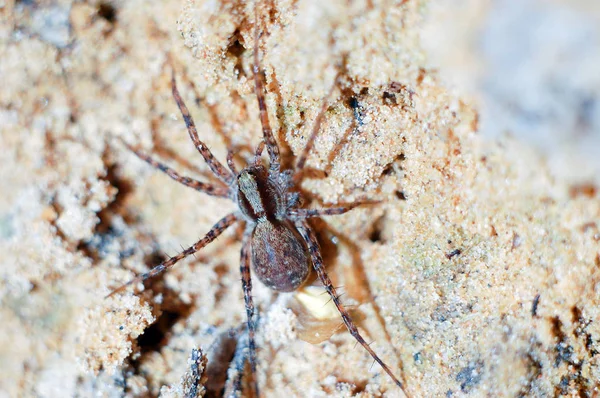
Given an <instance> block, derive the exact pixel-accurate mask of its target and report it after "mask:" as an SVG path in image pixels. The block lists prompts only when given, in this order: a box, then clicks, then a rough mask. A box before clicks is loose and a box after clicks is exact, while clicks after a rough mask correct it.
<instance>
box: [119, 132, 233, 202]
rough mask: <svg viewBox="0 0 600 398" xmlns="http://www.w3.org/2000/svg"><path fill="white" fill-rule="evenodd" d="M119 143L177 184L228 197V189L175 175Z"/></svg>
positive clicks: (172, 170) (148, 157)
mask: <svg viewBox="0 0 600 398" xmlns="http://www.w3.org/2000/svg"><path fill="white" fill-rule="evenodd" d="M121 142H122V143H123V145H125V146H126V147H127V148H128V149H129V150H130V151H131V152H133V153H135V154H136V155H137V157H138V158H140V159H142V160H143V161H145V162H146V163H148V164H149V165H150V166H152V167H154V168H156V169H159V170H160V171H162V172H163V173H165V174H167V175H168V176H169V177H171V178H172V179H174V180H175V181H177V182H179V183H180V184H183V185H185V186H186V187H190V188H193V189H195V190H196V191H200V192H204V193H206V194H208V195H211V196H219V197H222V198H227V197H229V188H227V187H224V186H220V185H214V184H208V183H205V182H201V181H197V180H194V179H192V178H189V177H186V176H182V175H180V174H179V173H177V172H176V171H175V170H174V169H172V168H170V167H169V166H167V165H165V164H164V163H161V162H159V161H157V160H154V159H153V158H152V157H150V156H149V155H146V154H145V153H144V152H142V151H140V150H139V149H136V148H134V147H133V146H131V145H129V144H128V143H126V142H125V141H123V140H121Z"/></svg>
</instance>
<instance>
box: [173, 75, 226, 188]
mask: <svg viewBox="0 0 600 398" xmlns="http://www.w3.org/2000/svg"><path fill="white" fill-rule="evenodd" d="M171 88H172V90H173V98H175V102H177V107H179V111H180V112H181V116H183V120H184V121H185V125H186V126H187V129H188V133H189V135H190V138H191V139H192V141H193V142H194V145H195V146H196V149H198V152H200V154H201V155H202V157H203V158H204V160H205V161H206V164H208V167H209V168H210V170H211V171H212V172H213V173H214V174H215V175H216V176H217V177H218V178H219V179H220V180H221V181H223V182H224V183H226V184H227V185H229V184H230V183H231V182H232V181H233V174H231V172H230V171H228V170H227V169H226V168H225V167H224V166H223V165H222V164H221V162H219V161H218V160H217V158H215V156H214V155H213V154H212V152H211V151H210V149H208V147H207V146H206V144H204V142H202V141H200V138H198V131H197V130H196V125H195V124H194V119H192V115H190V111H189V110H188V108H187V106H186V105H185V102H184V101H183V99H182V98H181V95H180V94H179V90H178V89H177V82H176V81H175V71H173V72H172V74H171Z"/></svg>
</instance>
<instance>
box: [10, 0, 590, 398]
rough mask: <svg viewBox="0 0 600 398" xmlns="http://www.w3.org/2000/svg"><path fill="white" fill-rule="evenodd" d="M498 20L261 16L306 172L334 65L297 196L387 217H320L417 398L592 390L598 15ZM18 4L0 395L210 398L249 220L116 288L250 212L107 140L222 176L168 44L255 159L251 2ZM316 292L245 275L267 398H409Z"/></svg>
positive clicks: (197, 104)
mask: <svg viewBox="0 0 600 398" xmlns="http://www.w3.org/2000/svg"><path fill="white" fill-rule="evenodd" d="M348 3H349V4H348ZM497 3H498V2H497ZM497 3H485V2H481V3H480V4H479V5H477V6H475V4H474V3H473V2H472V1H467V0H463V1H457V2H453V5H455V6H453V7H448V5H447V4H444V3H441V2H429V1H424V0H422V1H412V0H409V1H400V2H397V3H392V2H387V1H354V2H344V1H332V2H326V1H320V2H319V1H314V0H300V1H282V2H278V3H273V2H270V1H269V2H268V3H267V4H266V5H265V6H264V7H263V8H262V9H261V13H260V23H261V26H262V27H263V28H262V30H263V34H262V36H261V54H262V59H263V61H262V62H263V66H264V68H265V75H266V79H267V91H268V95H267V105H268V108H269V114H270V116H271V121H272V124H273V126H274V128H275V130H276V132H277V139H278V141H279V142H280V143H281V148H282V151H283V153H284V160H285V165H286V167H291V166H292V165H293V160H294V155H295V154H298V153H299V152H300V151H301V150H302V148H303V147H304V145H305V143H306V139H307V137H308V135H309V134H310V130H311V128H312V125H313V121H314V119H315V117H316V115H317V113H318V111H319V109H320V107H321V105H322V103H323V100H324V98H327V97H328V93H329V92H330V90H331V87H332V86H333V85H334V79H335V76H336V75H337V74H339V76H340V77H339V81H338V84H337V86H336V88H335V89H334V90H333V92H332V94H331V95H329V107H328V109H327V112H326V114H325V118H324V122H323V124H322V126H321V127H322V128H321V134H320V135H319V137H318V138H317V140H316V143H315V147H314V151H313V153H312V154H311V156H310V158H309V162H308V167H309V169H310V171H309V172H308V173H307V176H306V178H305V179H304V181H303V183H302V189H303V192H304V195H305V197H306V198H307V203H308V202H310V203H311V206H314V207H317V206H329V205H333V204H335V203H348V202H352V201H353V200H357V199H364V198H368V199H371V200H379V201H381V203H380V204H378V205H375V206H366V207H364V208H360V209H356V210H353V211H352V212H351V213H348V214H346V215H343V216H337V217H330V218H328V219H327V220H324V222H317V223H315V224H314V225H315V227H316V228H317V230H318V232H319V236H320V239H321V244H322V246H323V249H322V250H323V254H324V256H325V261H326V263H327V269H328V272H329V273H330V275H331V277H332V279H334V283H335V285H336V286H341V291H343V292H344V296H343V300H344V302H345V303H347V304H348V305H349V306H351V308H352V314H353V316H354V317H355V319H357V322H358V323H359V325H360V329H361V330H362V331H363V333H364V334H365V335H366V336H367V340H369V341H373V342H374V343H373V344H372V347H373V348H374V349H375V350H376V351H377V352H378V353H379V354H380V356H381V357H382V358H383V359H384V360H385V361H386V362H387V363H388V364H389V365H390V367H391V368H392V369H393V370H394V371H395V372H396V373H397V374H399V375H401V377H402V379H403V380H404V383H405V385H406V389H407V391H409V392H410V394H411V395H412V396H415V397H438V396H442V397H444V396H445V397H454V396H457V397H460V396H494V397H516V396H519V397H521V396H522V397H547V396H577V397H597V396H599V394H600V382H599V380H600V368H599V358H600V354H599V353H600V342H599V340H600V325H599V321H600V309H599V308H600V307H599V304H600V303H599V301H600V300H599V297H600V200H599V193H598V188H597V184H598V182H599V179H598V175H600V172H598V171H599V170H600V167H599V162H598V159H597V158H598V156H597V154H598V153H600V138H599V134H600V128H599V126H600V116H599V114H600V111H598V105H597V104H600V101H598V99H599V97H600V84H598V80H597V76H596V75H597V73H595V72H592V69H590V66H589V65H596V66H597V65H598V60H599V58H600V52H596V53H594V50H597V49H598V48H600V47H598V46H597V45H598V40H599V39H598V37H600V35H598V36H595V35H596V34H597V33H598V30H597V29H596V30H594V29H592V28H590V29H587V28H586V26H588V25H586V24H589V23H590V21H592V22H591V24H592V25H591V26H592V27H594V26H597V23H596V22H597V21H598V20H600V16H599V15H600V12H599V10H598V7H597V6H594V5H593V2H589V4H588V3H587V2H584V1H579V2H570V3H568V2H560V1H548V2H542V1H534V0H531V1H528V2H526V3H527V6H526V7H524V9H526V12H530V13H531V15H537V16H540V15H541V16H542V17H539V18H537V19H536V18H531V19H528V18H526V16H527V14H526V12H525V16H524V17H522V18H521V17H519V18H517V17H515V16H514V15H518V16H521V15H522V14H523V12H522V13H521V14H519V13H518V10H517V11H515V10H514V9H511V8H510V7H509V6H505V7H504V8H502V7H500V6H499V5H498V4H497ZM523 4H524V3H523ZM527 7H529V8H527ZM536 7H541V8H540V9H541V10H542V11H544V12H538V9H537V8H536ZM555 10H558V11H561V12H563V13H562V14H561V13H558V14H556V15H567V16H569V18H568V19H567V22H565V23H563V24H562V25H561V23H562V22H561V21H563V20H562V19H560V18H559V19H558V20H555V19H552V18H554V15H555V14H554V12H555ZM558 11H557V12H558ZM0 12H1V17H2V20H1V24H0V37H1V38H2V40H1V47H0V76H2V87H0V104H1V105H0V148H2V149H1V150H0V165H1V166H0V182H1V191H2V195H0V252H1V253H2V260H1V263H0V304H1V307H0V314H1V315H0V319H1V320H2V321H1V323H0V370H1V371H0V397H76V396H77V397H92V396H94V397H97V396H102V397H122V396H128V397H151V396H158V395H159V394H162V396H164V397H167V396H169V397H170V396H181V395H182V394H183V393H184V391H188V392H189V391H190V389H191V387H190V383H191V384H194V383H196V382H198V383H199V384H197V387H198V394H202V393H204V392H206V391H205V390H208V391H207V392H206V396H217V395H215V392H214V391H215V390H220V389H222V388H223V386H224V384H227V382H226V379H227V376H228V375H229V379H230V382H231V380H232V378H233V376H234V373H235V372H234V371H233V370H234V369H230V371H229V373H227V369H228V368H229V366H230V362H232V357H233V356H234V351H235V348H236V342H239V344H242V343H243V339H244V335H243V333H241V332H240V330H241V329H240V327H241V326H242V325H243V322H244V321H245V315H244V304H243V296H242V290H241V286H240V275H239V269H238V266H239V250H240V243H239V239H238V237H239V235H240V232H241V231H240V230H239V229H237V230H236V229H235V228H233V229H231V231H228V232H226V233H225V234H224V235H223V236H222V237H221V238H219V239H218V240H217V241H216V242H215V243H213V244H211V245H210V246H209V247H207V248H206V249H205V250H203V251H201V252H200V253H198V255H197V256H196V257H195V258H190V259H188V260H185V261H183V262H181V263H180V264H179V265H177V266H176V267H175V268H174V269H173V270H171V271H170V272H168V273H167V274H165V275H163V276H161V277H158V278H156V279H154V280H150V281H148V282H147V283H146V285H145V287H146V288H145V290H144V291H143V292H141V293H138V294H136V295H134V294H133V289H130V290H129V291H128V292H127V293H125V294H123V295H116V296H113V297H111V298H110V299H105V298H104V296H105V295H106V294H108V293H109V292H110V291H111V289H113V288H115V287H117V286H118V285H119V284H120V283H123V282H125V281H127V280H129V279H130V278H132V277H133V276H134V275H136V274H139V273H142V272H144V271H146V270H148V269H149V268H151V267H152V266H155V265H157V264H159V263H160V262H161V261H162V260H164V259H165V258H166V256H168V255H173V254H175V253H177V252H178V251H180V250H181V247H182V246H184V247H185V246H188V245H190V244H192V243H193V242H195V241H196V240H198V239H199V238H200V237H201V236H202V235H203V234H204V233H206V232H207V231H208V230H209V229H210V228H211V226H212V225H213V224H214V223H215V222H216V221H217V220H218V219H219V218H220V217H222V216H223V215H225V214H226V213H227V212H228V211H231V210H232V209H234V206H233V204H232V203H230V202H227V201H225V200H222V199H217V198H213V197H209V196H206V195H203V194H199V193H197V192H195V191H193V190H191V189H188V188H186V187H183V186H180V185H178V184H176V183H175V182H173V181H172V180H170V179H169V178H168V177H167V176H165V175H164V174H161V173H160V172H158V171H156V170H154V169H152V168H150V167H149V166H148V165H147V164H145V163H143V162H142V161H140V160H139V159H138V158H136V157H135V155H133V154H132V153H131V152H129V151H128V150H127V149H126V148H124V147H123V145H122V144H121V143H120V142H119V141H118V140H117V139H116V137H120V138H122V139H123V140H125V141H127V142H129V143H131V144H133V145H136V146H139V147H140V148H143V149H144V150H146V151H148V152H151V153H153V154H154V155H156V156H157V157H159V158H160V159H162V160H163V161H165V162H166V163H168V164H169V165H172V166H173V167H176V168H177V169H178V170H180V171H181V172H184V173H187V174H189V175H191V176H195V177H197V178H199V179H204V180H207V179H210V178H211V177H210V176H209V171H208V168H207V167H206V165H205V164H203V162H202V158H201V157H200V155H199V154H198V153H197V152H196V150H195V148H194V147H193V145H192V144H191V142H190V141H189V137H188V136H187V133H186V131H185V126H184V123H183V121H182V119H181V117H180V115H179V114H178V112H177V108H176V105H175V102H174V101H173V99H172V96H171V93H170V81H169V79H170V67H169V66H168V65H167V63H166V60H167V57H168V54H171V57H172V60H173V65H174V68H175V72H176V76H177V79H178V82H179V86H180V90H181V91H182V95H183V97H184V99H185V100H186V102H187V103H188V106H189V107H190V109H191V112H192V115H193V116H194V117H195V119H196V123H197V126H198V130H199V131H200V136H201V138H202V139H203V140H205V142H206V143H207V144H208V145H209V146H210V148H211V149H213V151H214V153H215V154H216V155H217V157H219V159H221V160H224V159H225V155H226V150H227V149H226V148H227V147H228V146H229V147H231V148H234V149H235V151H236V153H237V154H238V156H237V158H236V161H237V162H238V164H239V165H241V164H242V162H243V161H244V159H245V158H247V157H248V156H249V153H250V151H252V148H253V147H254V146H255V145H256V144H257V143H258V140H259V137H260V124H259V121H258V112H257V106H256V99H255V96H254V92H253V84H252V76H253V75H252V58H251V55H252V52H251V48H252V45H253V43H254V39H253V37H254V36H253V34H254V22H253V5H252V4H248V5H245V4H244V2H241V1H227V2H210V1H199V0H198V1H184V0H173V1H154V2H148V1H141V0H132V1H127V2H117V1H115V2H93V1H92V2H74V1H69V0H64V1H39V2H32V1H19V2H14V1H11V0H5V1H3V2H0ZM544 18H546V19H544ZM578 18H579V19H578ZM506 20H507V21H509V22H510V23H509V22H503V21H506ZM515 21H516V22H515ZM556 21H558V22H556ZM517 23H521V24H525V25H526V26H527V24H531V25H535V24H537V25H535V26H543V27H546V26H547V25H549V26H550V27H554V28H555V29H554V30H552V29H549V31H552V32H553V34H554V35H556V37H559V38H561V37H563V36H561V34H560V29H562V28H565V31H569V32H572V30H569V29H567V28H569V27H571V26H577V27H578V29H581V30H582V33H581V35H580V36H581V37H583V38H584V39H585V40H584V39H581V40H580V36H577V35H574V36H573V35H571V36H568V35H566V36H565V37H567V38H570V37H574V39H573V41H569V40H567V39H564V40H563V41H556V40H553V41H554V42H556V43H557V44H556V47H559V49H561V48H566V49H568V50H569V51H570V52H568V51H567V52H566V53H565V52H560V51H558V50H555V47H553V46H550V47H549V49H548V48H545V47H543V46H541V49H540V46H533V45H534V44H536V43H537V42H536V40H537V36H535V37H534V38H528V37H529V36H527V34H523V35H513V36H506V35H504V34H503V32H504V31H503V30H502V28H505V29H508V28H507V26H509V27H511V28H510V29H508V30H510V31H511V32H513V31H515V29H513V27H514V24H517ZM511 24H513V25H511ZM569 24H570V25H569ZM519 26H522V25H519ZM523 29H524V28H523ZM586 29H587V30H586ZM538 31H539V29H538V30H535V32H538ZM541 31H542V33H544V32H545V31H544V30H543V29H542V30H541ZM523 32H525V33H528V32H529V30H527V29H524V30H523ZM576 32H579V31H577V30H576ZM507 37H508V38H507ZM544 37H547V36H544ZM548 37H550V36H548ZM526 38H528V40H529V41H527V40H525V39H526ZM534 39H536V40H534ZM503 40H504V41H503ZM540 40H541V39H540ZM578 40H579V41H578ZM586 40H587V41H586ZM525 42H526V44H527V43H528V44H527V45H525V44H523V45H522V46H523V47H525V48H526V49H527V48H528V47H527V46H528V45H532V46H530V47H529V50H528V51H529V52H527V51H525V50H523V51H513V52H514V53H515V54H517V55H519V54H520V55H521V56H523V57H525V58H527V56H528V55H529V54H534V55H535V57H534V60H533V61H531V62H530V63H519V65H526V66H527V68H524V69H523V68H513V69H511V68H509V67H505V68H503V67H502V65H503V64H502V62H500V61H503V60H504V61H506V60H507V59H511V60H514V59H515V56H514V54H513V52H511V51H512V50H513V49H515V48H518V47H519V45H520V43H525ZM561 46H562V47H561ZM451 49H453V51H451ZM490 49H491V50H490ZM507 49H509V50H511V51H504V50H507ZM533 49H535V51H534V50H533ZM565 51H566V50H565ZM511 54H513V56H512V58H511V57H510V55H511ZM561 54H562V55H561ZM564 54H567V56H566V57H567V58H566V59H568V60H570V62H566V63H565V62H562V63H559V62H558V61H557V62H556V63H553V62H554V61H556V59H560V60H564V59H565V58H564ZM590 54H591V55H590ZM561 57H562V58H561ZM590 57H591V58H590ZM594 57H595V58H594ZM573 59H578V60H579V61H580V62H578V63H577V62H575V61H572V60H573ZM511 65H512V64H511ZM552 65H559V66H557V67H555V68H553V67H552ZM586 73H587V74H586ZM573 76H576V77H577V78H574V77H573ZM550 77H551V78H552V79H550ZM501 81H506V82H509V83H510V84H508V85H506V86H503V85H501V84H500V83H498V82H501ZM548 82H550V83H548ZM556 82H560V83H561V84H559V85H558V86H557V85H556V84H554V83H556ZM546 83H547V84H549V85H550V86H551V88H550V89H549V88H548V86H546V85H545V84H546ZM551 83H552V84H551ZM556 87H558V88H556ZM536 90H537V91H536ZM545 90H547V91H545ZM553 90H554V91H553ZM565 93H567V94H565ZM552 95H553V96H552ZM578 95H579V96H580V97H581V98H582V99H581V98H580V97H578ZM507 98H509V99H510V100H507ZM540 98H543V99H544V101H546V99H547V101H546V102H544V101H542V100H540ZM532 104H533V105H532ZM534 105H535V106H534ZM532 115H533V116H532ZM528 132H530V133H531V134H528ZM314 285H315V286H319V284H318V282H315V283H314ZM322 293H323V292H322V291H321V290H319V288H318V287H308V288H307V289H304V290H303V291H302V292H298V293H289V294H277V293H274V292H272V291H270V290H269V289H267V288H265V287H264V286H262V285H261V284H260V283H259V282H258V281H256V282H255V288H254V297H255V303H257V305H258V307H259V310H260V321H259V332H258V336H257V343H258V347H259V354H258V355H259V361H260V362H259V371H258V378H259V382H260V386H261V391H262V394H263V395H264V396H267V397H284V396H285V397H351V396H357V397H368V396H386V397H401V396H403V395H402V393H401V391H400V390H399V389H398V388H397V387H395V386H394V385H393V383H392V382H391V380H390V379H389V378H388V377H387V376H386V375H385V374H384V373H383V372H382V370H381V368H380V367H378V366H377V365H374V366H373V365H372V360H371V359H370V357H369V356H368V354H367V353H366V352H365V351H364V350H363V349H362V348H361V347H360V346H355V343H354V341H353V339H352V337H351V336H350V335H349V334H348V333H347V332H345V331H344V329H343V328H342V329H340V328H338V327H339V325H340V319H339V317H337V315H336V314H335V312H333V313H332V312H331V311H330V310H331V308H330V304H327V300H326V299H327V297H326V296H323V294H322ZM335 331H339V333H336V334H334V335H333V336H332V337H330V338H329V336H330V335H331V334H332V333H334V332H335ZM195 347H200V348H201V350H202V352H201V354H199V355H200V357H199V358H198V359H197V360H196V361H195V362H194V361H190V355H191V353H192V349H194V348H195ZM207 359H208V360H207ZM206 360H207V361H206ZM192 365H194V366H196V367H197V369H198V372H199V373H202V371H203V370H204V375H203V376H201V375H200V374H197V375H194V374H193V372H192V368H193V366H192ZM186 372H187V376H186ZM182 380H183V381H182Z"/></svg>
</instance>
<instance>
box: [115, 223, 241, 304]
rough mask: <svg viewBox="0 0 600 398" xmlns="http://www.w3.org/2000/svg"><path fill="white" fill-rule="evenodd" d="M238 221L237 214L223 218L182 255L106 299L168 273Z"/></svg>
mask: <svg viewBox="0 0 600 398" xmlns="http://www.w3.org/2000/svg"><path fill="white" fill-rule="evenodd" d="M238 220H239V218H238V215H237V214H235V213H231V214H229V215H227V216H225V217H223V218H222V219H220V220H219V221H218V222H217V223H216V224H215V225H214V226H213V227H212V229H211V230H210V231H208V233H207V234H206V235H205V236H204V237H203V238H202V239H200V240H199V241H198V242H196V243H194V244H193V245H192V246H190V247H188V248H187V249H185V250H184V251H182V252H181V253H179V254H177V255H175V256H173V257H171V258H169V259H168V260H166V261H164V262H163V263H161V264H160V265H157V266H156V267H154V268H152V269H151V270H150V271H149V272H146V273H144V274H142V275H140V276H138V277H137V278H134V279H132V280H130V281H129V282H127V283H125V284H124V285H121V286H119V287H118V288H116V289H114V290H113V291H112V292H110V293H109V294H108V295H107V296H106V298H108V297H110V296H112V295H114V294H116V293H119V292H122V291H123V290H125V289H126V288H127V287H128V286H130V285H132V284H134V283H139V282H143V281H145V280H146V279H148V278H152V277H154V276H156V275H159V274H161V273H163V272H164V271H166V270H168V269H169V268H171V267H172V266H174V265H175V264H176V263H177V262H179V261H180V260H183V259H184V258H186V257H187V256H189V255H192V254H194V253H196V252H197V251H198V250H200V249H202V248H203V247H204V246H206V245H208V244H209V243H210V242H212V241H213V240H215V239H217V237H218V236H219V235H221V234H222V233H223V231H225V230H226V229H227V227H229V226H231V225H232V224H233V223H235V222H236V221H238Z"/></svg>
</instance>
